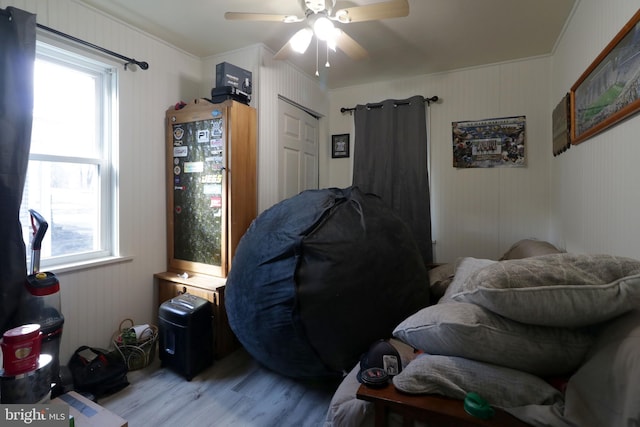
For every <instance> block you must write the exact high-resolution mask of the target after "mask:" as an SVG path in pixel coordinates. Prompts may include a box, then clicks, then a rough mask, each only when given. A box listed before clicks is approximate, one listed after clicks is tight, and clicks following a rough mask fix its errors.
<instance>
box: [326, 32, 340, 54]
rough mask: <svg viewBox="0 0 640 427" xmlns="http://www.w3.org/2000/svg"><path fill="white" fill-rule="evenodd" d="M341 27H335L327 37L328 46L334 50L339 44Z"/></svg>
mask: <svg viewBox="0 0 640 427" xmlns="http://www.w3.org/2000/svg"><path fill="white" fill-rule="evenodd" d="M340 33H341V31H340V29H339V28H335V27H334V28H333V30H332V31H331V32H330V33H329V37H327V48H328V49H331V50H332V51H334V52H335V51H336V48H337V46H338V37H339V36H340Z"/></svg>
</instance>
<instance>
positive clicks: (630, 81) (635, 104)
mask: <svg viewBox="0 0 640 427" xmlns="http://www.w3.org/2000/svg"><path fill="white" fill-rule="evenodd" d="M639 68H640V10H639V11H638V12H636V14H635V15H634V16H633V18H631V20H630V21H629V22H628V23H627V24H626V25H625V26H624V27H623V28H622V30H620V32H619V33H618V34H617V35H616V36H615V37H614V38H613V40H611V42H610V43H609V44H608V45H607V47H605V48H604V50H603V51H602V52H601V53H600V55H598V57H597V58H596V59H595V60H594V61H593V63H592V64H591V65H590V66H589V68H587V70H586V71H585V72H584V73H583V74H582V76H580V78H579V79H578V81H577V82H576V83H575V84H574V85H573V87H572V88H571V142H572V143H573V144H578V143H580V142H582V141H584V140H585V139H587V138H590V137H592V136H594V135H596V134H597V133H600V132H602V131H603V130H605V129H607V128H609V127H611V126H613V125H614V124H616V123H618V122H619V121H621V120H623V119H625V118H627V117H629V116H630V115H632V114H634V113H637V112H638V110H640V75H639V74H638V72H637V70H638V69H639Z"/></svg>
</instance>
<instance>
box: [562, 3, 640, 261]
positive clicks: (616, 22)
mask: <svg viewBox="0 0 640 427" xmlns="http://www.w3.org/2000/svg"><path fill="white" fill-rule="evenodd" d="M639 7H640V1H637V0H634V1H628V0H611V1H606V2H603V1H600V0H580V2H579V3H578V6H577V8H576V9H575V11H574V14H573V16H572V19H571V21H570V23H569V25H568V26H567V27H566V29H565V33H564V36H563V37H562V39H561V41H560V43H559V44H558V47H557V49H556V52H555V54H554V56H553V61H552V100H551V101H553V103H552V104H553V105H555V103H557V102H558V101H559V100H560V98H561V97H562V96H563V95H564V94H565V93H567V92H568V91H569V90H570V88H571V86H572V85H573V84H574V83H575V81H576V80H577V79H578V78H579V77H580V75H581V74H582V73H583V72H584V71H585V70H586V69H587V67H589V65H590V64H591V63H592V61H593V60H594V59H595V58H596V57H597V56H598V55H599V54H600V52H601V51H602V50H603V49H604V47H605V46H606V45H607V44H608V43H609V42H610V41H611V40H612V39H613V38H614V37H615V36H616V34H617V33H618V32H619V31H620V30H621V29H622V27H623V26H624V25H625V24H626V23H627V22H628V21H629V19H630V18H631V17H632V16H633V14H634V13H635V12H636V11H637V10H638V8H639ZM639 134H640V116H638V115H636V116H634V117H631V118H629V119H628V120H625V121H624V122H622V123H620V124H618V125H616V126H615V127H613V128H610V129H609V130H606V131H604V132H603V133H601V134H599V135H597V136H595V137H593V138H591V139H588V140H586V141H584V142H582V143H581V144H579V145H577V146H574V147H572V148H571V149H570V150H569V151H567V152H566V153H564V154H563V155H561V156H558V157H557V158H555V159H553V161H552V164H551V173H552V176H553V181H554V182H555V185H554V186H553V187H552V190H551V196H552V205H551V206H552V209H551V212H552V220H551V228H552V232H553V234H554V235H555V236H557V239H558V240H561V241H562V242H563V244H564V245H565V246H566V248H567V249H568V250H571V251H576V252H591V253H611V254H617V255H622V256H630V257H633V258H639V259H640V243H639V242H640V227H638V224H637V219H636V218H637V217H638V212H639V211H640V186H638V184H637V183H638V182H639V181H640V169H639V168H638V158H640V141H639V139H638V135H639Z"/></svg>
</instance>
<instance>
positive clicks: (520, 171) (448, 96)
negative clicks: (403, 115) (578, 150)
mask: <svg viewBox="0 0 640 427" xmlns="http://www.w3.org/2000/svg"><path fill="white" fill-rule="evenodd" d="M549 64H550V58H549V57H541V58H532V59H529V60H526V61H516V62H509V63H503V64H495V65H487V66H484V67H477V68H472V69H465V70H459V71H453V72H449V73H441V74H433V75H425V76H418V77H415V78H413V79H403V80H398V81H388V82H379V83H376V84H370V85H369V84H368V85H362V86H354V87H349V88H344V89H337V90H334V91H331V93H330V100H331V110H330V118H331V133H349V132H351V133H352V136H353V117H352V116H350V115H349V114H341V113H340V107H353V106H354V105H355V104H358V103H368V102H378V101H381V100H383V99H388V98H394V99H404V98H408V97H410V96H412V95H417V94H420V95H424V96H425V97H430V96H433V95H437V96H438V97H439V98H440V101H438V103H436V104H432V105H431V106H430V107H429V109H428V110H429V119H430V120H429V122H430V126H429V129H430V140H429V144H430V156H431V174H430V182H431V199H432V200H431V203H432V204H431V208H432V234H433V239H434V240H435V241H436V244H435V246H434V254H435V258H436V261H437V262H449V261H453V260H455V259H456V258H457V257H460V256H474V257H483V258H496V257H499V256H500V255H501V254H502V253H503V252H504V251H505V250H506V249H507V248H508V247H509V246H510V245H511V244H512V243H514V242H515V241H517V240H518V239H521V238H528V237H534V238H539V239H549V238H550V236H549V235H548V229H549V162H550V161H551V157H552V155H551V123H550V110H549V107H548V98H549V87H550V83H549V74H550V71H549V70H550V65H549ZM519 115H525V116H526V119H527V122H526V126H527V128H526V133H527V148H526V149H527V154H526V155H527V163H528V164H527V167H526V168H496V169H455V168H453V167H452V157H453V153H452V136H451V123H452V122H454V121H461V120H477V119H487V118H493V117H509V116H519ZM357 143H358V141H355V150H357ZM330 176H332V177H338V178H336V179H333V180H332V181H331V182H330V184H331V185H335V186H339V187H341V186H347V185H349V184H350V183H351V162H347V161H345V160H343V159H340V160H339V161H332V162H331V165H330Z"/></svg>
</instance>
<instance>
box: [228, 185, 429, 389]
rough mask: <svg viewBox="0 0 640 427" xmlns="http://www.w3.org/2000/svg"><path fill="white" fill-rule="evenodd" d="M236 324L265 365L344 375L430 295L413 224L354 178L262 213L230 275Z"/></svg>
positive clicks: (305, 375) (289, 372) (296, 372)
mask: <svg viewBox="0 0 640 427" xmlns="http://www.w3.org/2000/svg"><path fill="white" fill-rule="evenodd" d="M225 298H226V303H225V304H226V310H227V315H228V317H229V324H230V326H231V329H232V330H233V332H234V333H235V334H236V336H237V338H238V340H239V341H240V343H241V344H242V345H243V346H244V347H245V349H246V350H247V351H248V352H249V353H250V354H251V355H252V356H253V357H254V358H255V359H256V360H257V361H258V362H260V363H261V364H263V365H264V366H266V367H267V368H270V369H271V370H273V371H276V372H279V373H281V374H283V375H286V376H289V377H293V378H300V379H312V378H314V379H318V378H327V377H340V376H342V375H343V373H344V372H348V371H349V370H351V369H352V368H353V366H354V364H356V363H357V361H358V360H359V358H360V356H361V355H362V354H363V353H364V352H366V350H367V349H368V348H369V346H370V345H371V344H372V343H373V342H375V341H376V340H378V339H380V338H388V337H390V336H391V333H392V332H393V329H394V328H395V326H397V325H398V323H400V322H401V321H402V320H404V319H405V318H406V317H407V316H409V315H410V314H412V313H414V312H416V311H418V310H419V309H421V308H423V307H425V306H427V305H428V304H429V282H428V276H427V271H426V268H425V266H424V263H423V261H422V257H421V255H420V252H419V250H418V247H417V245H416V243H415V240H414V239H413V237H412V234H411V232H410V231H409V228H408V226H407V225H406V224H405V223H404V222H403V221H402V220H401V219H400V218H399V217H398V216H397V215H396V214H395V213H394V212H393V211H392V210H391V208H389V207H387V205H385V204H384V202H383V201H382V200H381V199H380V198H379V197H377V196H375V195H372V194H363V193H362V192H361V191H360V190H359V189H358V188H357V187H349V188H345V189H338V188H330V189H322V190H308V191H304V192H302V193H300V194H299V195H297V196H294V197H292V198H289V199H286V200H284V201H282V202H280V203H278V204H276V205H274V206H273V207H271V208H270V209H268V210H266V211H264V212H263V213H262V214H260V215H259V216H258V217H257V218H256V219H255V220H254V221H253V223H252V224H251V226H250V227H249V229H248V230H247V232H246V233H245V235H244V236H243V237H242V239H241V240H240V243H239V244H238V247H237V250H236V254H235V257H234V259H233V263H232V268H231V271H230V272H229V275H228V277H227V283H226V289H225Z"/></svg>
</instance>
